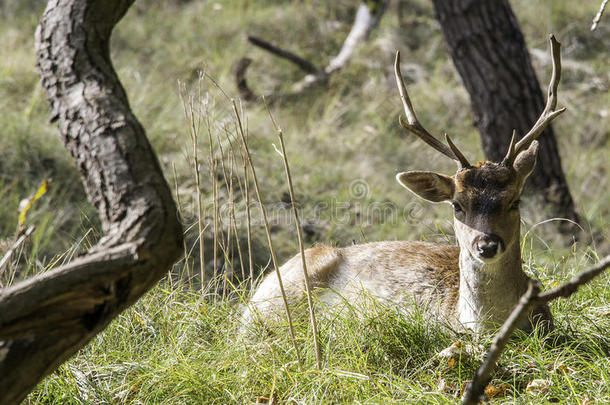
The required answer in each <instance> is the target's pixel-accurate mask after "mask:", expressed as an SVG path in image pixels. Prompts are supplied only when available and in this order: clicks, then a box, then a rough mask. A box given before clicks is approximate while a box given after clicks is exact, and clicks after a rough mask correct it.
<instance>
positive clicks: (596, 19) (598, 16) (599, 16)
mask: <svg viewBox="0 0 610 405" xmlns="http://www.w3.org/2000/svg"><path fill="white" fill-rule="evenodd" d="M606 4H608V0H604V1H603V2H602V5H601V6H600V7H599V11H598V12H597V14H595V17H594V18H593V24H591V31H595V29H596V28H597V24H599V21H600V20H601V19H602V15H603V14H604V10H605V9H606Z"/></svg>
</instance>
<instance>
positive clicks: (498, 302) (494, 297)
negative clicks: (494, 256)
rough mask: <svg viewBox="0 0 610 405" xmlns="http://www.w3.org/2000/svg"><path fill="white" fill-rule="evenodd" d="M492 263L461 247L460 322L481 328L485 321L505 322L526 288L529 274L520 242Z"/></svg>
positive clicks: (483, 327) (476, 328) (475, 329)
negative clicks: (525, 271)
mask: <svg viewBox="0 0 610 405" xmlns="http://www.w3.org/2000/svg"><path fill="white" fill-rule="evenodd" d="M512 245H513V246H512V247H510V248H509V250H508V251H507V252H505V253H504V254H503V255H502V257H501V258H500V259H499V260H498V261H496V262H494V263H491V264H486V263H483V262H481V261H480V260H478V259H476V258H475V257H473V256H472V255H471V254H470V252H469V250H468V249H466V248H465V247H460V287H459V298H458V308H457V310H458V318H459V321H460V323H461V324H462V325H463V326H464V327H466V328H470V329H472V330H474V331H475V332H478V331H480V330H482V329H485V327H486V324H489V326H492V325H493V324H494V323H502V322H503V321H504V320H505V319H506V318H507V317H508V315H509V314H510V312H511V311H512V309H513V307H514V306H515V304H516V303H517V302H518V301H519V298H520V297H521V295H523V294H524V293H525V291H526V290H527V284H528V280H529V278H528V276H527V275H526V274H525V273H524V272H523V270H522V268H521V251H520V246H519V243H518V242H517V243H513V244H512Z"/></svg>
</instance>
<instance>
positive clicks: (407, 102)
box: [394, 51, 471, 169]
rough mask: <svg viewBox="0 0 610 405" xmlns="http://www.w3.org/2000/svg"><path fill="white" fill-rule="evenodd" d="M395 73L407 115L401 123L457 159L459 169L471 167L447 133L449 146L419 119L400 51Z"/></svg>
mask: <svg viewBox="0 0 610 405" xmlns="http://www.w3.org/2000/svg"><path fill="white" fill-rule="evenodd" d="M394 74H395V76H396V85H397V86H398V92H399V93H400V99H401V100H402V105H403V107H404V110H405V115H406V116H407V121H406V122H405V121H404V120H403V119H402V116H400V117H398V118H399V122H400V125H402V126H403V127H404V128H406V129H408V130H409V131H411V132H412V133H414V134H415V135H417V136H418V137H419V138H421V140H422V141H424V142H426V143H427V144H428V145H430V146H432V147H433V148H434V149H436V150H437V151H439V152H441V153H442V154H443V155H445V156H447V157H449V158H451V159H453V160H455V161H456V162H457V164H458V168H459V169H467V168H469V167H471V165H470V163H468V160H467V159H466V157H465V156H464V154H463V153H462V152H461V151H460V150H459V149H458V148H457V146H455V145H454V144H453V142H451V139H450V138H449V135H447V134H445V140H446V141H447V144H448V145H449V147H447V145H445V144H443V143H442V142H441V141H439V140H438V139H436V138H435V137H434V136H432V135H431V134H430V133H429V132H428V131H427V130H426V129H425V128H424V127H423V126H422V125H421V124H420V123H419V121H418V120H417V116H416V115H415V111H414V110H413V105H412V104H411V99H410V98H409V93H407V86H406V85H405V81H404V79H403V77H402V72H401V71H400V51H396V59H395V61H394Z"/></svg>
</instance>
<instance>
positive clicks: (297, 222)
mask: <svg viewBox="0 0 610 405" xmlns="http://www.w3.org/2000/svg"><path fill="white" fill-rule="evenodd" d="M265 106H266V107H267V112H268V113H269V117H271V121H272V122H273V126H274V127H275V130H276V132H277V136H278V138H279V140H280V148H281V152H282V153H281V155H282V160H283V161H284V171H285V172H286V181H287V182H288V192H289V193H290V206H291V207H292V214H293V216H294V223H295V226H296V229H297V238H298V240H299V251H300V253H301V262H302V264H303V273H304V277H305V290H306V292H307V305H308V307H309V319H310V321H311V329H312V333H313V344H314V349H315V354H316V365H317V366H318V369H322V359H321V353H320V344H319V342H318V325H317V323H316V315H315V313H314V309H313V298H312V294H311V283H310V281H309V274H308V273H307V261H306V260H305V247H304V245H303V232H302V230H301V220H300V218H299V211H298V209H297V206H296V200H295V198H294V187H293V185H292V176H291V175H290V166H289V164H288V157H287V156H286V147H285V145H284V135H283V133H282V129H281V128H280V127H279V126H278V125H277V122H276V121H275V119H274V118H273V115H272V114H271V111H270V110H269V106H268V105H267V104H266V103H265Z"/></svg>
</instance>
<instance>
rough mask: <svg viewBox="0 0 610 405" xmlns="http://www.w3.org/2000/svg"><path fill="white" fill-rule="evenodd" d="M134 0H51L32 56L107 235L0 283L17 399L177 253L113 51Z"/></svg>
mask: <svg viewBox="0 0 610 405" xmlns="http://www.w3.org/2000/svg"><path fill="white" fill-rule="evenodd" d="M132 3H133V0H114V1H103V0H61V1H60V0H51V1H50V2H49V3H48V5H47V8H46V10H45V12H44V14H43V16H42V19H41V22H40V25H39V26H38V29H37V31H36V60H37V65H38V68H39V70H40V75H41V81H42V86H43V88H44V89H45V92H46V95H47V99H48V101H49V103H50V104H51V120H52V121H57V122H58V125H59V128H60V133H61V137H62V140H63V142H64V144H65V146H66V148H67V149H68V150H69V152H70V153H71V155H72V157H73V158H74V160H75V161H76V164H77V167H78V169H79V171H80V174H81V178H82V180H83V183H84V185H85V189H86V191H87V196H88V198H89V200H90V201H91V202H92V203H93V204H94V206H95V207H96V208H97V209H98V211H99V215H100V217H101V221H102V228H103V232H104V236H103V238H102V239H101V240H100V242H99V243H98V244H97V245H96V246H95V247H93V248H92V249H91V250H90V251H89V252H88V253H87V254H86V255H84V256H83V257H81V258H79V259H77V260H75V261H74V262H72V263H70V264H68V265H66V266H61V267H59V268H56V269H53V270H51V271H49V272H47V273H45V274H41V275H38V276H36V277H34V278H32V279H29V280H27V281H24V282H22V283H19V284H17V285H15V286H13V287H10V288H7V289H4V290H0V398H2V403H3V404H5V403H6V404H11V403H18V402H19V401H21V400H23V399H24V398H25V396H26V395H27V394H28V392H29V391H30V390H31V389H32V388H33V387H34V386H35V385H36V384H37V383H38V382H39V381H40V380H41V379H42V378H43V377H44V376H45V375H47V374H49V373H50V372H52V371H53V370H54V369H56V368H57V367H58V366H59V365H60V364H61V363H63V362H64V361H66V360H67V359H68V358H69V357H70V356H72V355H73V354H74V353H75V352H76V351H77V350H79V349H80V348H81V347H83V346H84V345H85V344H87V342H89V341H90V340H91V339H92V338H93V337H94V336H95V335H96V334H97V333H99V332H100V331H101V330H102V329H104V328H105V327H106V326H107V325H108V323H109V322H110V321H111V320H112V319H113V318H114V317H116V316H117V315H118V314H119V313H120V312H121V311H123V310H124V309H125V308H127V307H128V306H130V305H131V304H133V303H134V302H135V301H136V300H137V299H138V298H139V297H140V296H141V295H142V294H144V293H145V292H146V291H148V289H150V288H151V287H152V286H153V285H154V284H155V283H156V282H157V281H158V280H159V279H160V278H161V277H162V276H163V275H164V274H165V272H166V271H167V269H168V267H169V266H171V265H172V264H173V263H174V261H175V260H176V258H177V257H178V256H179V255H180V253H181V241H182V229H181V225H180V223H179V221H178V219H177V215H176V207H175V204H174V202H173V199H172V197H171V191H170V189H169V187H168V185H167V183H166V181H165V179H164V177H163V174H162V171H161V167H160V165H159V163H158V161H157V158H156V156H155V154H154V152H153V150H152V148H151V146H150V144H149V142H148V139H147V138H146V134H145V131H144V128H143V127H142V125H141V124H140V123H139V122H138V120H137V118H136V117H135V116H134V115H133V113H132V112H131V109H130V107H129V103H128V100H127V96H126V94H125V91H124V89H123V87H122V85H121V83H120V81H119V79H118V77H117V75H116V73H115V71H114V68H113V67H112V62H111V60H110V36H111V33H112V30H113V28H114V26H115V25H116V24H117V23H118V22H119V20H120V19H121V18H122V17H123V16H124V14H125V13H126V11H127V9H128V8H129V6H130V5H131V4H132Z"/></svg>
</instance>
